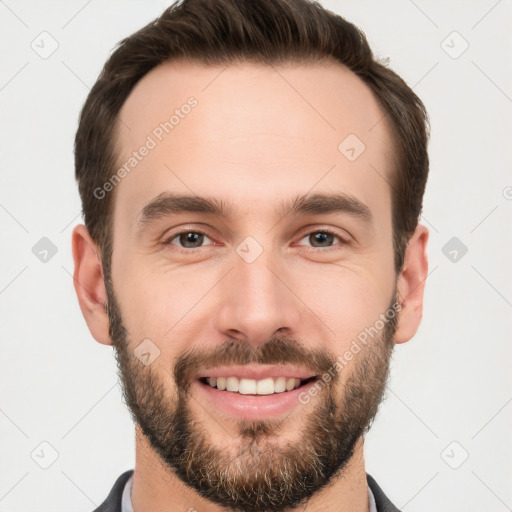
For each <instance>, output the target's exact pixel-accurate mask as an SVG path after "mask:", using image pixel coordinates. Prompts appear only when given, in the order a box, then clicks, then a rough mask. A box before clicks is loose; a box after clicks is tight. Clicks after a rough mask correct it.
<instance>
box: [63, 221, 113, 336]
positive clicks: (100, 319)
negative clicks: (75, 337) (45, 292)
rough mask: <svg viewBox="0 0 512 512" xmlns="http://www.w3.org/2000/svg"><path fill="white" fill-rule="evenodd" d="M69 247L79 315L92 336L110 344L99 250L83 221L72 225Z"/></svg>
mask: <svg viewBox="0 0 512 512" xmlns="http://www.w3.org/2000/svg"><path fill="white" fill-rule="evenodd" d="M72 248H73V260H74V263H75V269H74V272H73V283H74V286H75V292H76V295H77V297H78V303H79V305H80V309H81V310H82V315H83V316H84V319H85V321H86V323H87V326H88V327H89V331H90V332H91V334H92V336H93V337H94V339H95V340H96V341H98V342H99V343H102V344H104V345H112V340H111V339H110V336H109V321H108V315H107V311H106V307H105V305H106V303H107V293H106V290H105V283H104V280H103V268H102V265H101V258H100V252H99V249H98V246H97V245H96V243H95V242H94V240H93V239H92V238H91V236H90V235H89V232H88V230H87V228H86V227H85V226H84V225H83V224H80V225H78V226H75V228H74V229H73V234H72Z"/></svg>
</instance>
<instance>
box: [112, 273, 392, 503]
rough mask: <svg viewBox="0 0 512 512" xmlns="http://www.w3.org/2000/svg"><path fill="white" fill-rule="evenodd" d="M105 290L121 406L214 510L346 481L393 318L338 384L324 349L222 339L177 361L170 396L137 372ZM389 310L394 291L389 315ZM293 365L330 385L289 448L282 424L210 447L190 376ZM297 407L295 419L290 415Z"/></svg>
mask: <svg viewBox="0 0 512 512" xmlns="http://www.w3.org/2000/svg"><path fill="white" fill-rule="evenodd" d="M105 284H106V288H107V296H108V308H107V311H108V315H109V322H110V336H111V339H112V341H113V345H114V348H115V354H116V359H117V365H118V374H119V377H120V379H121V381H122V385H123V395H124V401H125V403H126V405H127V406H128V408H129V410H130V413H131V415H132V418H133V420H134V421H135V422H136V423H137V424H138V426H139V427H140V430H141V431H142V433H143V434H144V436H145V437H146V438H147V440H148V442H149V443H150V446H151V447H152V449H153V450H154V451H155V453H157V454H158V455H159V457H160V459H161V460H162V462H163V463H164V465H165V466H166V467H167V468H168V469H169V471H170V472H171V473H172V474H174V475H176V476H177V477H178V478H179V479H180V480H181V481H182V482H183V483H185V484H186V485H187V486H189V487H190V488H192V489H193V490H195V491H196V492H197V493H198V494H199V495H201V496H202V497H204V498H206V499H207V500H209V501H211V502H212V503H215V504H217V505H220V506H221V507H225V508H228V509H232V510H243V511H246V512H257V511H275V512H281V511H285V510H288V509H291V508H295V507H297V506H298V505H300V504H301V503H303V502H304V501H305V500H307V499H308V498H310V497H311V496H312V495H313V494H315V493H317V492H318V491H319V490H320V489H322V488H323V487H325V486H326V485H327V484H329V483H330V482H331V481H332V480H333V478H334V477H335V476H337V477H338V478H340V477H342V476H343V472H344V470H345V469H346V467H347V465H348V462H349V461H350V460H351V458H352V456H353V453H354V447H355V445H356V442H357V440H358V439H359V438H360V437H361V436H362V435H363V434H364V433H365V432H366V431H368V430H369V428H370V426H371V423H372V422H373V419H374V417H375V415H376V413H377V411H378V407H379V404H380V403H381V401H382V398H383V395H384V391H385V388H386V383H387V379H388V374H389V362H390V358H391V354H392V351H393V347H394V341H393V336H394V333H395V330H396V325H397V314H395V315H393V316H392V318H391V319H389V318H388V320H387V321H386V322H384V327H383V329H382V330H381V331H380V335H379V336H376V337H375V338H373V339H372V340H371V341H370V342H369V343H368V344H365V346H364V347H363V348H362V349H361V350H360V351H359V352H358V353H357V354H356V355H355V356H354V359H353V360H352V361H351V363H350V368H349V369H350V374H349V376H348V378H346V379H345V380H344V381H343V382H340V381H341V379H340V375H341V374H343V371H344V370H343V369H342V370H341V372H340V371H336V372H333V371H332V370H333V368H336V366H335V365H336V356H335V355H333V354H332V353H330V352H328V351H327V350H325V349H315V350H313V349H310V348H306V347H305V346H303V345H302V344H301V343H300V342H298V341H297V340H292V339H286V338H275V337H273V338H271V339H269V340H268V341H267V342H266V343H265V344H261V345H258V346H254V345H251V344H249V343H246V342H244V341H240V340H234V339H227V340H226V341H225V342H224V343H223V344H221V345H220V346H218V347H217V348H215V349H211V350H209V351H203V350H199V349H192V350H186V351H184V352H183V353H182V354H180V355H178V356H177V358H176V362H175V366H174V371H173V372H172V373H170V374H169V375H170V376H171V377H172V378H173V379H174V389H175V391H174V393H173V396H169V389H168V388H169V386H167V385H166V382H168V380H166V377H169V375H158V374H157V372H156V371H155V368H154V367H155V366H157V365H155V364H153V365H151V366H144V365H143V364H142V363H141V362H140V361H139V360H138V359H137V358H136V357H135V356H134V355H133V350H134V348H135V346H136V344H137V343H135V340H130V339H129V335H128V331H127V329H126V328H125V326H124V323H123V319H122V316H121V311H120V308H119V304H118V302H117V301H116V299H115V295H114V291H113V287H112V282H111V281H110V280H106V283H105ZM396 304H397V303H396V289H395V293H394V296H393V301H392V303H391V305H390V309H391V308H393V309H394V308H395V306H396ZM395 312H396V311H395ZM297 363H298V364H300V365H302V366H304V367H306V368H308V369H311V370H312V371H314V373H315V375H318V376H321V375H322V374H324V373H325V372H327V371H329V370H330V372H329V373H330V374H331V375H333V377H332V379H331V380H330V381H329V382H325V380H324V381H323V382H322V384H323V386H322V388H323V389H321V390H320V392H319V393H318V395H317V396H316V400H314V402H311V403H310V404H306V405H304V403H303V402H302V403H301V405H300V407H302V408H303V409H302V413H303V419H301V420H300V421H301V427H300V429H299V430H298V431H297V432H296V433H297V437H296V439H295V440H293V441H287V442H284V441H283V439H282V438H281V439H280V436H279V434H280V433H282V432H283V429H284V427H285V426H286V419H287V418H284V419H280V420H275V419H272V420H256V421H248V420H239V421H237V422H231V423H230V425H231V426H233V425H234V426H235V427H236V432H237V435H236V438H235V439H233V438H227V439H226V441H225V443H223V446H218V445H215V444H213V443H212V442H211V440H210V439H211V438H210V435H209V432H208V425H209V422H211V421H214V420H213V419H212V418H209V420H208V421H199V420H198V418H197V417H196V415H195V414H194V412H193V410H192V409H191V403H192V401H193V399H194V397H193V396H192V395H191V394H190V384H191V375H193V374H194V372H197V370H200V369H201V368H214V367H215V366H219V365H230V364H232V365H235V364H236V365H245V364H297ZM338 383H339V384H340V385H338V386H337V384H338ZM298 406H299V405H298ZM296 408H297V407H294V410H293V411H292V412H295V413H297V411H295V409H296ZM295 421H296V420H295ZM226 436H228V434H226Z"/></svg>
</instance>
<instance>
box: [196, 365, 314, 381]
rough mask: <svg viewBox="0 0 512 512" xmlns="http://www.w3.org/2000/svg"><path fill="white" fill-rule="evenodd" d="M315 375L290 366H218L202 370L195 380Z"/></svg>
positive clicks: (259, 378)
mask: <svg viewBox="0 0 512 512" xmlns="http://www.w3.org/2000/svg"><path fill="white" fill-rule="evenodd" d="M315 376H316V374H315V373H314V372H312V371H311V370H307V369H304V368H301V367H299V366H292V365H241V366H240V365H239V366H219V367H217V368H212V369H207V370H202V371H201V373H199V374H198V375H197V376H196V378H197V379H201V378H204V377H238V378H239V379H254V380H262V379H266V378H269V377H272V378H274V379H277V378H278V377H286V378H292V377H293V378H296V379H309V378H311V377H315Z"/></svg>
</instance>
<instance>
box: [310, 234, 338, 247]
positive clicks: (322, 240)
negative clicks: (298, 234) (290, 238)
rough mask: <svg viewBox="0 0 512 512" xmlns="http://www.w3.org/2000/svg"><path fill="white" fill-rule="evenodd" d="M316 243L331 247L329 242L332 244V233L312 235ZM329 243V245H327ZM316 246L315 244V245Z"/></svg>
mask: <svg viewBox="0 0 512 512" xmlns="http://www.w3.org/2000/svg"><path fill="white" fill-rule="evenodd" d="M312 236H313V239H314V242H315V243H316V242H318V243H319V244H320V245H330V244H329V242H332V240H331V239H332V237H333V235H331V234H330V233H315V234H313V235H312ZM326 242H327V243H326ZM313 245H314V243H313Z"/></svg>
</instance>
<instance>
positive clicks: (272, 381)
mask: <svg viewBox="0 0 512 512" xmlns="http://www.w3.org/2000/svg"><path fill="white" fill-rule="evenodd" d="M316 378H317V377H316V376H313V377H309V378H307V379H299V378H294V377H275V378H274V377H267V378H265V379H260V380H256V379H246V378H238V377H234V376H232V377H202V378H200V379H199V382H201V383H202V384H203V385H205V386H210V387H212V388H215V389H218V390H220V391H226V392H228V393H236V394H241V395H273V394H277V393H286V392H288V391H292V390H294V389H297V388H300V387H302V386H304V385H306V384H308V383H309V382H311V381H313V380H315V379H316Z"/></svg>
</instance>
